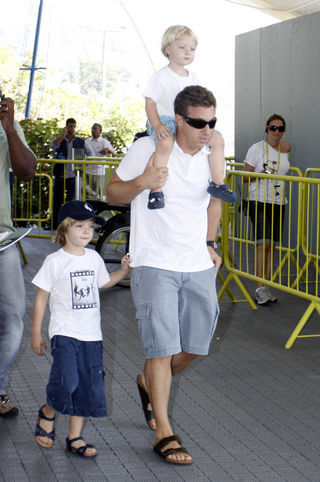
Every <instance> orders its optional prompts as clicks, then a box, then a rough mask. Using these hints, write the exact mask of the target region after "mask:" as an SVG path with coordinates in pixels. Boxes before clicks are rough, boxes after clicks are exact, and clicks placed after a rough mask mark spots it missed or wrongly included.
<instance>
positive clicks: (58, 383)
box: [47, 335, 107, 417]
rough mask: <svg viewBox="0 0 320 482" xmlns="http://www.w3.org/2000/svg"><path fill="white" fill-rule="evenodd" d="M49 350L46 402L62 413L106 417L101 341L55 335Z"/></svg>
mask: <svg viewBox="0 0 320 482" xmlns="http://www.w3.org/2000/svg"><path fill="white" fill-rule="evenodd" d="M51 353H52V356H53V363H52V367H51V372H50V376H49V382H48V385H47V402H48V404H49V405H50V406H51V407H52V408H54V410H56V411H57V412H59V413H63V414H65V415H76V416H78V417H105V416H106V415H107V403H106V396H105V393H104V370H103V359H102V341H80V340H76V339H75V338H70V337H68V336H61V335H56V336H54V337H53V338H52V339H51Z"/></svg>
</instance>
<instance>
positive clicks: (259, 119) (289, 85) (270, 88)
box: [235, 13, 320, 171]
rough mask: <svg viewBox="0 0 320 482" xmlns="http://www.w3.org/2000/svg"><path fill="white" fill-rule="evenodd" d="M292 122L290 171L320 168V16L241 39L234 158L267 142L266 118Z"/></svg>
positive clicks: (288, 137) (289, 128)
mask: <svg viewBox="0 0 320 482" xmlns="http://www.w3.org/2000/svg"><path fill="white" fill-rule="evenodd" d="M273 113H278V114H281V115H283V116H284V118H285V119H286V122H287V133H286V135H285V137H284V139H285V140H287V141H288V142H290V144H291V145H292V154H291V157H290V162H291V165H293V166H297V167H300V168H301V169H302V171H304V170H305V169H307V168H308V167H320V13H314V14H311V15H306V16H303V17H299V18H296V19H293V20H288V21H286V22H281V23H279V24H276V25H272V26H270V27H265V28H262V29H259V30H254V31H252V32H249V33H246V34H242V35H239V36H237V37H236V64H235V157H236V159H237V160H238V161H242V160H244V158H245V155H246V152H247V150H248V148H249V147H250V146H251V145H252V144H253V143H255V142H258V141H259V140H261V139H262V138H263V135H264V126H265V120H266V118H267V117H268V116H269V115H271V114H273Z"/></svg>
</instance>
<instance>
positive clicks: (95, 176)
mask: <svg viewBox="0 0 320 482" xmlns="http://www.w3.org/2000/svg"><path fill="white" fill-rule="evenodd" d="M101 132H102V126H101V124H98V123H97V122H95V123H94V124H93V126H92V127H91V133H92V137H90V138H89V139H87V141H86V142H87V143H88V145H89V146H90V147H91V149H92V151H93V152H94V157H106V156H115V155H116V152H115V150H114V148H113V146H112V144H111V142H109V141H108V139H105V138H104V137H102V136H101ZM87 175H88V176H87V177H88V181H89V182H88V186H87V192H88V194H91V195H92V196H94V195H96V196H97V197H98V198H102V197H103V196H104V193H103V191H105V186H104V182H103V181H104V178H105V166H101V165H96V164H94V165H92V166H87ZM90 175H91V176H92V177H91V178H90Z"/></svg>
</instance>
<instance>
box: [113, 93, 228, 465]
mask: <svg viewBox="0 0 320 482" xmlns="http://www.w3.org/2000/svg"><path fill="white" fill-rule="evenodd" d="M174 108H175V120H176V123H177V131H176V141H175V143H174V147H173V149H172V152H171V154H170V157H169V162H168V166H167V167H161V168H156V167H155V166H154V164H153V152H154V143H153V142H152V140H151V139H150V138H149V137H144V138H142V139H139V140H137V141H136V142H135V143H134V144H132V146H131V147H130V149H129V150H128V153H127V155H126V156H125V158H124V159H123V160H122V162H121V164H120V166H119V167H118V169H117V171H116V173H115V174H114V176H113V178H112V179H111V181H110V182H109V184H108V188H107V192H108V201H109V202H111V203H129V202H131V232H130V257H131V260H132V262H131V266H132V278H131V290H132V295H133V300H134V303H135V306H136V309H137V314H136V319H137V322H138V327H139V332H140V336H141V340H142V344H143V346H144V349H145V352H146V362H145V366H144V372H143V373H141V374H140V375H138V378H137V383H138V389H139V393H140V397H141V402H142V408H143V412H144V416H145V418H146V421H147V423H148V426H149V428H151V429H153V430H155V438H156V441H155V444H154V451H155V452H156V453H157V454H158V455H160V456H161V457H162V458H163V459H164V460H165V461H166V462H168V463H174V464H190V463H191V462H192V458H191V456H190V455H189V454H188V452H187V450H186V449H185V448H184V447H182V445H181V441H180V439H179V438H178V437H177V436H175V435H174V432H173V430H172V427H171V424H170V422H169V419H168V400H169V396H170V388H171V380H172V376H173V375H176V374H177V373H180V372H181V371H182V370H184V369H185V368H187V367H188V366H189V365H191V363H192V362H193V361H194V360H195V359H196V358H198V357H199V356H200V355H207V354H208V351H209V346H210V342H211V339H212V336H213V333H214V331H215V327H216V324H217V319H218V313H219V307H218V302H217V294H216V285H215V281H216V273H217V269H219V266H220V264H221V259H220V257H219V256H218V254H217V253H216V247H217V245H216V242H215V239H216V233H217V228H218V225H219V221H220V216H221V201H220V200H219V199H217V198H213V197H210V195H209V194H208V193H207V184H208V178H209V177H210V168H209V163H208V154H209V151H208V147H207V144H208V142H209V140H210V139H211V136H212V134H213V129H214V126H215V122H216V118H215V113H216V100H215V98H214V96H213V94H212V93H211V92H210V91H208V90H207V89H205V88H204V87H200V86H188V87H186V88H185V89H183V90H182V91H181V92H180V93H179V94H178V95H177V97H176V99H175V103H174ZM157 186H161V187H163V190H164V194H165V197H166V209H161V210H156V211H153V212H152V211H150V210H149V209H148V208H147V199H148V195H149V190H150V189H153V188H154V187H157ZM150 402H151V403H150Z"/></svg>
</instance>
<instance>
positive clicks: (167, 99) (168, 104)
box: [143, 65, 201, 117]
mask: <svg viewBox="0 0 320 482" xmlns="http://www.w3.org/2000/svg"><path fill="white" fill-rule="evenodd" d="M188 72H189V75H188V76H187V77H184V76H182V75H179V74H176V73H175V72H174V71H173V70H172V69H170V67H169V66H168V65H167V66H166V67H163V68H162V69H160V70H158V71H157V72H155V73H154V74H153V75H152V77H151V79H150V80H149V83H148V85H147V87H146V90H145V91H144V93H143V95H144V97H150V98H151V99H152V100H153V101H154V102H155V104H156V106H157V111H158V115H159V116H160V115H168V116H172V117H174V100H175V98H176V96H177V94H178V93H179V92H181V90H183V89H184V88H185V87H187V86H188V85H201V84H200V81H199V79H198V77H197V75H196V74H195V73H193V72H191V71H188Z"/></svg>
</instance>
